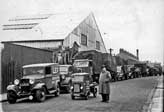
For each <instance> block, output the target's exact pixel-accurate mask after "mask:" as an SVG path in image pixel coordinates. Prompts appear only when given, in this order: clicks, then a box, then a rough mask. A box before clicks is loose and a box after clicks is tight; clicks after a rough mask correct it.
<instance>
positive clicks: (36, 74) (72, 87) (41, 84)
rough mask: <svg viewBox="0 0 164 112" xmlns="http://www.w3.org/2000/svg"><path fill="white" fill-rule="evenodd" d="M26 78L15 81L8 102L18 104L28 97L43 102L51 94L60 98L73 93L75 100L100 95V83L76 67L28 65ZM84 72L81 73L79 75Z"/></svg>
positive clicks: (72, 96) (24, 69)
mask: <svg viewBox="0 0 164 112" xmlns="http://www.w3.org/2000/svg"><path fill="white" fill-rule="evenodd" d="M22 68H23V76H22V78H20V79H15V80H14V82H13V83H11V84H10V85H8V87H7V100H8V102H9V103H16V101H17V99H20V98H24V97H28V98H29V99H30V100H35V101H38V102H43V101H44V100H45V99H46V96H47V95H54V96H59V95H60V92H61V91H65V92H70V94H71V98H72V99H75V97H84V98H85V99H86V100H87V99H88V96H89V95H90V94H91V93H92V94H93V96H94V97H96V95H97V88H96V87H95V86H96V85H97V84H96V83H95V82H93V79H92V76H91V74H90V73H87V72H82V71H80V69H77V68H76V67H75V66H72V65H59V64H57V63H39V64H31V65H25V66H23V67H22ZM79 72H80V73H79Z"/></svg>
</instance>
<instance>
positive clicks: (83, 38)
mask: <svg viewBox="0 0 164 112" xmlns="http://www.w3.org/2000/svg"><path fill="white" fill-rule="evenodd" d="M81 44H82V45H85V46H87V35H85V34H81Z"/></svg>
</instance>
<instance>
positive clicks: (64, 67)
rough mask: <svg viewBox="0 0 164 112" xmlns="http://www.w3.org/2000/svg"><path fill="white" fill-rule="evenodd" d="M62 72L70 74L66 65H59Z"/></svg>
mask: <svg viewBox="0 0 164 112" xmlns="http://www.w3.org/2000/svg"><path fill="white" fill-rule="evenodd" d="M59 72H60V74H68V67H66V66H60V67H59Z"/></svg>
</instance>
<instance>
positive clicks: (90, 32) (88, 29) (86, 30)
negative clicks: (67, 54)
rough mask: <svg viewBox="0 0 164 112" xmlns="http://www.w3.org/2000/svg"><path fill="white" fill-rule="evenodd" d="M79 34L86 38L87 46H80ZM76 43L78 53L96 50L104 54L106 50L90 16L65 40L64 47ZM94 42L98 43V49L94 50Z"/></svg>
mask: <svg viewBox="0 0 164 112" xmlns="http://www.w3.org/2000/svg"><path fill="white" fill-rule="evenodd" d="M81 34H85V35H86V36H87V46H85V45H82V44H81ZM74 41H76V42H77V43H78V44H79V45H80V48H79V51H87V50H97V51H99V52H102V53H106V52H107V51H106V48H105V45H104V42H103V40H102V37H101V35H100V32H99V29H98V27H97V25H96V21H95V19H94V17H93V16H92V15H90V16H88V17H87V18H86V19H85V20H84V21H82V22H81V24H79V25H78V26H77V27H76V28H75V29H74V30H73V31H72V32H71V33H70V34H69V35H68V36H67V37H66V38H65V39H64V43H63V44H64V46H69V47H71V46H72V45H73V43H74ZM96 41H99V42H100V49H99V50H98V49H96Z"/></svg>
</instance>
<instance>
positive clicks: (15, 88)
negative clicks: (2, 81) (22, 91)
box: [7, 84, 18, 93]
mask: <svg viewBox="0 0 164 112" xmlns="http://www.w3.org/2000/svg"><path fill="white" fill-rule="evenodd" d="M10 90H11V91H14V92H16V93H17V90H18V87H17V86H16V85H14V84H12V85H8V86H7V91H10Z"/></svg>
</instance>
